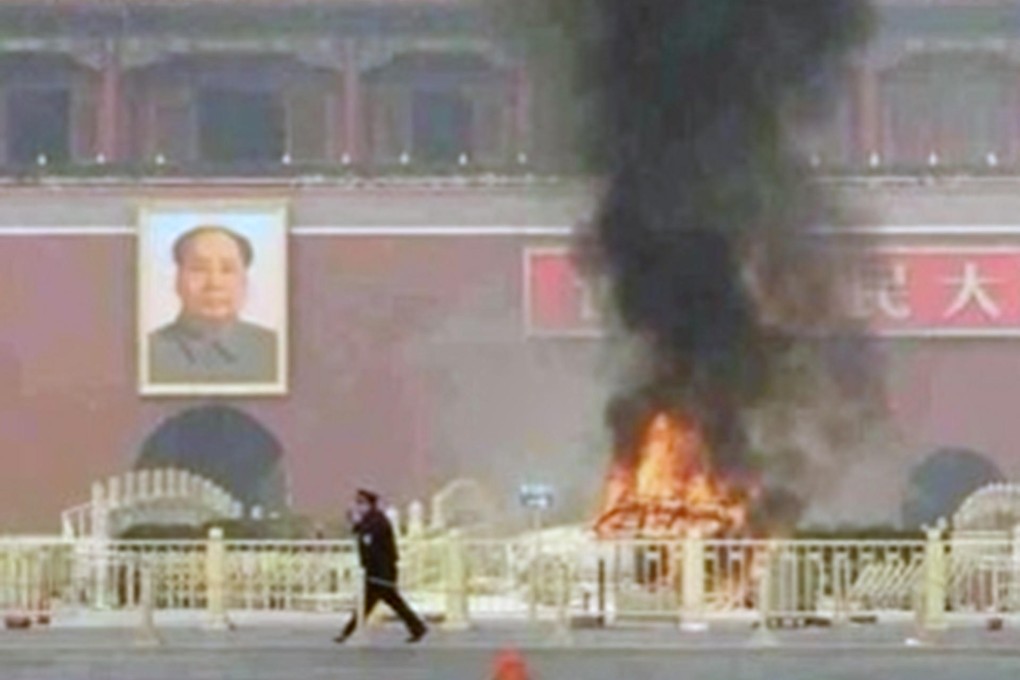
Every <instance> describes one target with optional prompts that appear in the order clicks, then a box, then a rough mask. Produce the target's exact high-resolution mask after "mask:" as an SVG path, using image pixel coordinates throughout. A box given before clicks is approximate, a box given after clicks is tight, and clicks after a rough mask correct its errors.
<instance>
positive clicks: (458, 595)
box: [443, 530, 470, 630]
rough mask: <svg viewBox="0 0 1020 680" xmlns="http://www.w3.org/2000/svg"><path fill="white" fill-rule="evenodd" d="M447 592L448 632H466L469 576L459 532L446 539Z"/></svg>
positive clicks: (468, 621)
mask: <svg viewBox="0 0 1020 680" xmlns="http://www.w3.org/2000/svg"><path fill="white" fill-rule="evenodd" d="M443 564H444V567H445V569H444V574H443V576H444V578H443V583H444V584H445V588H444V589H445V591H446V619H445V621H444V622H443V628H445V629H446V630H466V629H467V628H469V627H470V620H469V616H468V574H467V564H466V561H465V554H464V541H463V538H462V537H461V533H460V531H458V530H453V531H451V532H450V533H449V535H448V536H447V538H446V555H445V559H444V560H443Z"/></svg>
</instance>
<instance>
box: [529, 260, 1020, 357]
mask: <svg viewBox="0 0 1020 680" xmlns="http://www.w3.org/2000/svg"><path fill="white" fill-rule="evenodd" d="M877 254H878V257H877V258H876V260H875V264H876V267H875V268H874V270H872V271H870V272H869V275H868V276H862V277H860V279H859V281H858V282H857V283H856V285H855V286H854V290H853V291H851V293H852V300H853V303H854V306H855V309H856V311H857V312H858V313H859V314H861V315H862V316H864V317H865V318H866V319H868V325H869V326H870V327H871V328H872V330H873V332H874V333H875V334H876V335H880V336H893V337H939V336H944V337H995V336H1018V337H1020V246H1015V247H1014V246H988V247H980V246H978V247H975V246H948V245H946V246H943V245H940V246H888V247H881V248H879V249H878V252H877ZM525 276H526V285H525V290H526V302H525V306H526V311H527V324H528V331H529V333H530V334H533V335H564V336H578V335H581V336H587V335H595V334H597V333H598V332H599V329H600V323H599V317H598V309H597V308H598V305H597V304H596V296H595V294H594V292H593V291H592V290H591V289H590V288H589V287H588V286H586V285H585V283H584V282H583V281H582V280H581V278H580V277H579V276H578V273H577V270H576V268H575V267H574V265H573V262H572V260H571V258H570V253H569V251H568V250H567V249H566V248H561V249H556V248H545V249H535V250H528V251H527V252H526V253H525Z"/></svg>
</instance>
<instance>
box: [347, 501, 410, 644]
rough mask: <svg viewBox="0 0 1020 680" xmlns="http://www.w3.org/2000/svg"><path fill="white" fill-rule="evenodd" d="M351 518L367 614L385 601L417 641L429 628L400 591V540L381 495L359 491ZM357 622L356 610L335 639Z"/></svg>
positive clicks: (351, 628)
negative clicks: (380, 501) (383, 505)
mask: <svg viewBox="0 0 1020 680" xmlns="http://www.w3.org/2000/svg"><path fill="white" fill-rule="evenodd" d="M351 519H352V520H353V521H354V535H355V536H356V537H357V540H358V557H359V558H360V559H361V568H362V569H364V570H365V595H364V597H365V609H364V615H365V617H366V618H367V617H368V615H369V614H371V613H372V609H373V608H374V607H375V605H376V604H377V603H378V602H379V600H382V601H383V602H385V603H386V604H388V605H389V606H390V608H391V609H393V611H394V612H396V614H397V616H399V617H400V618H401V619H402V620H403V621H404V625H406V626H407V630H408V631H409V632H410V634H411V636H410V637H409V638H407V641H408V642H418V640H421V639H422V638H423V637H425V633H426V632H427V631H428V629H427V628H426V626H425V624H424V623H422V620H421V619H420V618H418V616H417V615H416V614H415V613H414V612H413V611H412V610H411V608H410V607H409V606H408V605H407V603H406V602H405V601H404V598H402V597H401V596H400V593H399V592H398V591H397V542H396V540H395V539H394V537H393V526H392V525H391V524H390V521H389V519H387V518H386V515H385V514H383V512H382V511H381V510H380V509H379V496H378V495H376V494H374V493H372V492H371V491H367V490H365V489H361V490H359V491H358V494H357V496H356V497H355V502H354V511H353V513H352V517H351ZM357 625H358V615H357V612H355V614H354V616H352V617H351V620H350V621H349V622H348V623H347V626H345V627H344V629H343V632H342V633H340V635H338V636H337V637H336V638H334V640H335V641H336V642H343V641H344V640H346V639H347V638H348V637H350V635H351V634H352V633H353V632H354V630H355V628H357Z"/></svg>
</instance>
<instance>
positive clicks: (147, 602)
mask: <svg viewBox="0 0 1020 680" xmlns="http://www.w3.org/2000/svg"><path fill="white" fill-rule="evenodd" d="M137 566H138V570H139V577H140V580H141V591H142V592H141V593H139V597H140V599H141V602H139V604H140V605H141V608H140V611H141V620H140V621H139V626H138V634H137V636H136V638H135V643H136V644H138V645H140V646H144V647H153V646H158V645H160V644H161V643H162V640H161V639H160V637H159V633H158V632H157V631H156V622H155V619H154V613H153V610H154V609H155V607H156V593H155V590H154V587H153V576H152V564H151V563H149V562H148V561H146V560H140V561H139V562H138V564H137ZM131 587H133V586H131Z"/></svg>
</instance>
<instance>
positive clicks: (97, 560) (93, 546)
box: [86, 482, 110, 609]
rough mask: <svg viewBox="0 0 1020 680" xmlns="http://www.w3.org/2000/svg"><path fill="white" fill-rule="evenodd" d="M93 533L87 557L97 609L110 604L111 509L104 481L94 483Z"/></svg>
mask: <svg viewBox="0 0 1020 680" xmlns="http://www.w3.org/2000/svg"><path fill="white" fill-rule="evenodd" d="M91 510H92V535H91V537H90V539H89V541H88V542H89V548H88V551H87V553H86V559H87V560H89V562H90V563H91V565H92V574H93V576H94V578H92V579H90V581H91V582H92V585H93V588H94V592H93V594H92V604H93V606H95V607H96V608H97V609H105V608H106V607H107V606H108V605H109V598H108V595H109V593H108V592H107V591H108V589H109V557H108V554H107V552H108V550H109V540H110V509H109V505H108V503H107V499H106V488H105V485H104V484H103V483H102V482H96V483H95V484H93V485H92V504H91Z"/></svg>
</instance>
